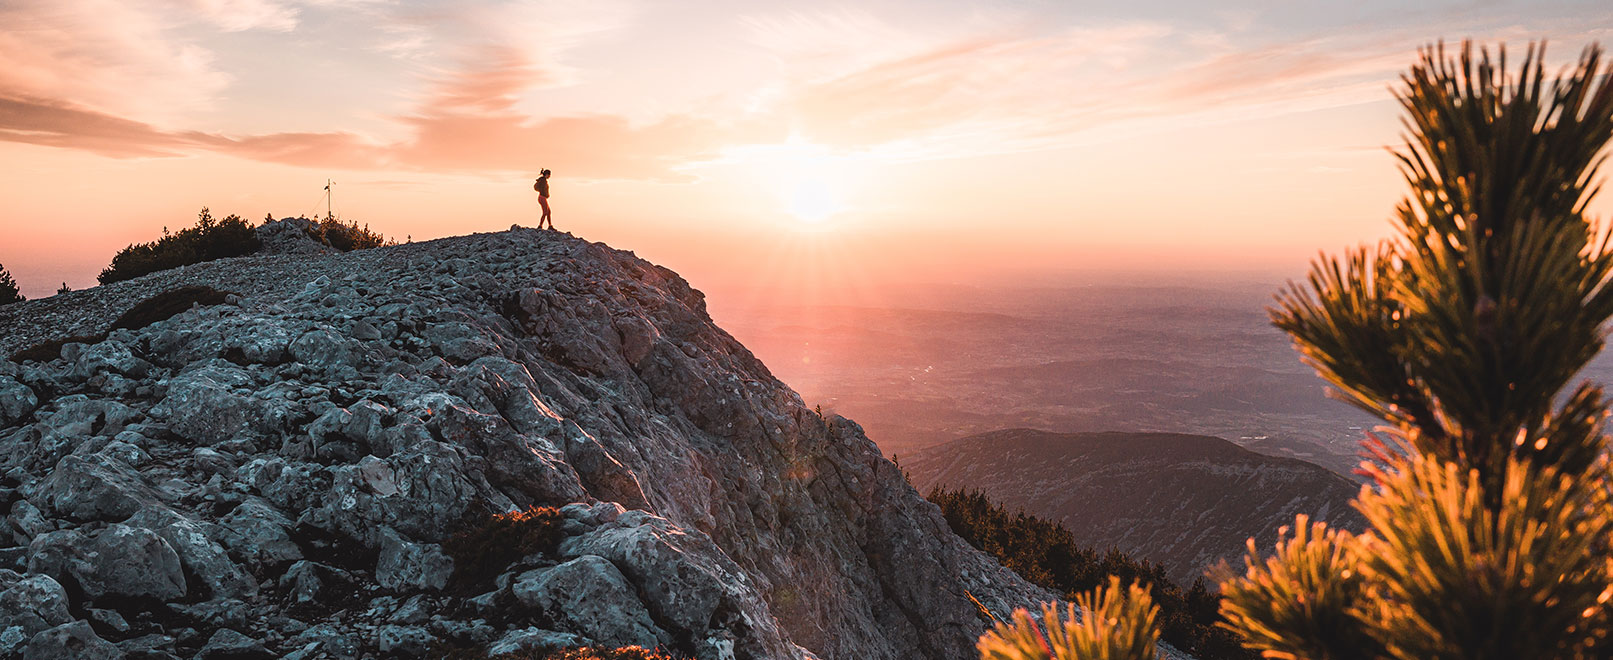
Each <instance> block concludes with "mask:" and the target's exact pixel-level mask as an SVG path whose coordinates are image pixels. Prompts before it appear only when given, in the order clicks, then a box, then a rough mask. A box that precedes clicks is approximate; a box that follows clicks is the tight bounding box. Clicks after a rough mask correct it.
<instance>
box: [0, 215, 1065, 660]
mask: <svg viewBox="0 0 1613 660" xmlns="http://www.w3.org/2000/svg"><path fill="white" fill-rule="evenodd" d="M274 227H275V228H274V229H265V230H262V233H263V234H264V235H265V236H270V237H273V238H274V241H275V242H277V244H281V245H282V246H283V247H285V249H283V250H282V249H281V248H275V249H274V250H271V252H269V253H265V254H261V255H257V256H250V257H242V258H233V259H222V260H218V261H213V262H207V263H202V264H195V265H191V266H186V267H184V268H179V269H174V270H170V271H164V272H159V273H154V274H151V275H148V276H146V277H141V278H137V279H135V280H130V281H126V282H119V283H115V284H110V285H105V286H101V287H95V288H92V289H89V290H86V291H81V292H75V293H74V295H73V296H56V297H53V298H47V299H43V300H36V301H25V302H21V303H17V304H13V305H6V306H4V307H0V355H9V354H10V353H12V352H14V351H16V350H18V349H21V348H24V347H26V346H30V345H33V344H38V343H41V342H44V341H50V340H61V339H66V338H68V337H71V336H101V335H102V334H103V333H106V332H107V330H108V326H110V324H111V323H112V322H113V320H115V319H116V318H117V317H118V316H119V315H120V314H121V313H122V312H123V311H126V310H127V309H129V308H130V307H132V306H134V305H135V304H138V303H140V302H142V301H144V300H146V299H149V298H150V297H152V296H155V295H158V294H161V293H163V292H166V291H172V290H174V289H177V288H180V287H182V286H209V287H212V288H214V289H218V290H221V291H230V292H233V293H235V294H237V295H236V296H235V297H233V298H232V299H230V300H228V301H227V302H226V303H225V304H220V305H212V306H196V307H194V308H192V309H190V310H187V311H185V312H183V313H181V314H179V315H177V316H174V317H172V318H170V319H167V320H163V321H158V322H155V323H152V324H150V325H148V326H145V327H142V328H139V329H123V330H117V331H115V332H111V333H110V334H105V335H104V336H105V339H103V340H99V341H92V342H90V343H87V344H85V343H68V344H66V345H64V346H63V349H62V351H61V357H59V358H56V359H53V360H47V361H35V362H30V363H28V364H25V365H16V364H13V363H10V362H5V361H0V475H3V476H4V480H0V502H4V503H6V504H8V505H9V507H10V508H9V512H8V515H7V516H6V529H5V530H4V531H6V532H9V538H6V535H0V542H4V541H9V542H10V544H11V545H13V546H15V547H16V548H17V549H5V548H0V623H4V624H5V625H4V626H0V650H3V649H11V650H12V652H13V653H12V654H11V655H15V652H17V651H20V650H21V649H23V648H28V649H29V651H28V653H32V654H34V655H36V656H38V657H61V654H63V653H70V654H71V653H80V652H82V653H81V654H91V656H90V657H94V656H93V654H102V655H105V656H107V657H116V656H117V655H120V654H121V653H123V652H127V653H128V654H130V655H131V656H135V657H141V658H170V657H172V658H179V657H196V656H198V655H199V656H201V657H286V658H301V659H312V658H325V657H425V656H423V655H422V654H423V653H428V652H427V651H425V650H423V649H426V648H429V644H430V643H431V642H433V641H441V642H444V643H449V644H453V645H456V646H491V649H492V650H493V651H495V652H502V651H506V650H516V649H520V648H537V647H552V646H573V645H577V644H583V643H601V644H629V643H635V644H646V645H665V646H667V647H668V648H669V650H671V651H672V652H673V653H674V654H676V655H679V656H688V657H691V658H695V659H698V660H719V659H722V660H728V659H731V658H766V659H767V660H803V659H805V658H828V659H834V660H839V659H852V658H855V659H858V660H863V659H866V660H897V659H901V660H907V659H909V658H922V659H926V660H940V659H950V658H959V657H968V656H969V655H971V654H972V652H973V646H974V641H975V639H976V638H977V637H978V635H979V634H980V633H981V632H982V631H983V630H984V629H985V627H986V626H987V624H988V621H987V619H986V618H985V617H982V616H981V615H980V613H979V612H978V610H977V609H976V607H975V606H974V604H973V603H971V602H970V600H969V594H973V595H974V596H976V597H977V598H979V600H980V601H981V602H982V603H984V604H985V605H986V607H988V608H989V609H990V610H991V611H992V612H994V613H995V614H996V615H997V616H999V617H1002V616H1007V615H1008V614H1009V613H1010V612H1011V611H1012V610H1013V608H1015V607H1025V606H1032V607H1033V606H1035V605H1036V603H1037V602H1038V601H1040V600H1043V599H1048V598H1051V595H1050V594H1047V593H1045V592H1043V591H1041V590H1039V589H1037V588H1035V587H1032V586H1031V585H1029V584H1027V583H1025V582H1024V581H1023V580H1021V579H1019V578H1018V577H1017V576H1015V575H1013V574H1012V573H1010V572H1008V571H1006V570H1005V569H1003V568H1002V567H1001V566H998V565H997V564H996V563H995V562H994V561H992V560H991V559H990V558H988V557H985V556H983V555H981V554H980V553H979V552H976V551H975V550H974V549H972V548H970V547H969V546H968V545H967V544H966V543H964V542H963V541H962V540H960V539H958V538H956V537H955V536H954V535H952V534H951V532H950V531H949V529H948V528H947V525H946V521H945V520H943V519H942V518H941V517H940V515H939V513H938V511H937V510H936V509H935V507H934V506H932V505H930V504H929V503H927V502H925V501H924V500H923V499H922V498H921V497H919V495H918V493H916V492H914V491H913V489H912V488H911V487H909V486H908V485H907V484H906V482H905V481H904V480H903V479H902V475H901V474H900V472H899V471H898V470H897V469H896V468H895V467H894V466H892V465H891V464H890V462H889V461H887V460H886V459H885V458H884V457H883V456H882V455H881V453H880V451H879V449H878V447H876V446H875V445H874V444H873V443H872V442H870V441H869V440H868V439H867V437H866V436H865V435H864V434H863V433H862V430H861V429H860V428H858V427H857V426H856V424H855V423H852V422H850V421H849V420H843V419H839V418H836V417H832V416H831V417H828V418H825V417H823V416H821V415H819V414H817V413H816V412H814V411H813V410H812V409H810V408H809V407H808V406H806V405H805V404H804V403H803V402H802V401H801V399H800V397H799V396H797V395H796V394H795V393H794V392H792V391H790V389H789V388H788V387H786V386H785V385H784V384H783V383H780V382H779V381H778V380H777V379H775V378H773V376H772V375H771V374H770V373H769V372H768V370H767V368H766V367H765V366H764V365H762V364H761V363H760V362H759V361H758V360H757V359H756V358H755V357H754V356H753V355H751V354H750V352H749V351H747V350H746V349H745V348H744V347H743V346H741V345H739V343H738V342H736V341H734V339H733V338H732V337H730V336H729V335H728V334H727V333H725V332H723V331H722V330H721V329H720V328H718V327H717V326H716V325H715V324H714V323H713V322H712V320H711V319H710V317H709V316H708V315H707V313H706V308H705V300H704V296H703V295H702V294H701V293H700V292H699V291H696V290H695V289H694V288H692V287H691V286H689V283H687V282H685V281H684V280H683V279H681V278H680V277H678V276H677V275H676V274H675V273H672V272H671V271H669V270H666V269H664V268H661V267H658V266H655V265H653V264H650V263H647V262H645V261H643V260H640V259H638V258H637V257H635V256H633V255H632V254H631V253H627V252H621V251H616V250H612V249H610V248H608V247H606V246H603V245H599V244H594V243H589V242H586V241H583V240H580V239H576V238H574V237H571V236H569V235H566V234H561V233H557V232H548V231H543V232H540V231H534V230H526V229H517V230H512V231H510V232H503V233H497V234H478V235H473V236H463V237H456V238H449V239H442V240H437V241H427V242H420V243H410V244H406V245H398V246H390V247H384V248H377V249H373V250H361V251H355V252H351V253H345V254H335V253H325V252H321V251H320V249H303V248H308V247H309V245H308V241H307V239H308V237H307V235H306V231H305V230H306V229H308V225H306V224H304V223H302V222H300V221H299V222H293V221H282V222H280V223H274ZM298 245H300V246H301V247H297V246H298ZM530 506H552V507H559V508H561V510H562V512H563V515H562V517H561V519H560V520H559V523H558V524H559V526H558V528H557V529H556V530H554V531H555V532H556V533H557V535H558V536H559V537H560V538H559V539H558V541H557V542H558V546H557V547H556V548H554V549H552V550H540V551H538V552H518V553H512V555H511V558H510V561H509V563H508V564H507V565H503V566H499V565H481V564H478V562H491V561H493V559H490V558H489V556H498V555H499V554H500V553H496V552H492V553H489V552H484V553H483V554H482V555H481V556H476V555H475V554H474V553H473V555H472V556H470V557H469V558H468V559H467V563H468V564H469V566H467V567H461V568H462V570H466V571H471V570H474V571H487V572H489V573H490V574H491V575H492V576H498V578H497V579H495V580H494V582H493V585H492V587H490V588H491V589H492V590H491V591H488V588H483V587H485V586H486V585H483V584H480V583H478V584H476V585H473V586H475V587H477V589H480V590H481V591H482V592H483V593H479V594H478V593H465V592H466V591H467V590H469V591H475V589H468V588H467V586H468V585H466V584H462V583H460V579H461V578H463V577H464V576H461V575H457V574H456V573H455V566H454V563H453V561H451V560H450V559H449V557H448V556H447V553H446V552H445V551H444V550H443V549H442V548H443V546H444V545H445V544H447V543H448V542H449V541H450V540H451V539H452V538H453V537H454V535H455V534H456V533H459V532H464V531H467V530H469V526H470V525H473V524H478V523H479V522H481V521H483V520H485V517H486V515H487V514H489V513H505V512H513V511H519V510H523V509H526V508H527V507H530ZM500 542H501V543H503V542H513V541H500ZM0 545H5V543H0ZM517 555H518V556H517ZM7 565H9V566H13V567H17V568H21V567H22V566H24V565H25V566H26V567H27V568H28V570H29V571H30V573H31V574H30V575H28V576H23V575H21V574H20V572H8V571H6V570H5V566H7ZM53 584H54V585H55V587H54V588H53V587H52V586H51V585H53ZM63 594H71V595H72V598H79V597H80V595H82V599H83V602H71V603H68V602H65V601H66V598H67V597H66V596H64V595H63ZM131 603H134V604H138V605H139V606H140V607H144V608H149V609H148V610H146V611H149V612H152V613H154V614H155V615H141V614H139V613H137V612H134V611H132V610H130V609H128V608H129V607H130V606H131ZM71 616H93V617H94V620H95V621H96V622H97V623H96V625H97V626H99V628H97V629H98V630H102V631H104V632H106V633H107V634H108V635H112V633H113V632H114V631H120V630H121V627H120V626H119V625H118V623H117V621H118V619H119V618H121V619H123V622H124V624H126V625H128V626H129V629H128V631H127V632H117V635H125V634H128V635H136V636H135V637H133V638H131V639H121V637H120V641H119V644H118V646H111V645H109V644H106V643H105V642H104V641H103V640H99V639H98V638H96V637H94V633H93V632H92V631H91V630H90V629H89V627H88V624H87V623H85V622H82V621H79V622H74V621H71V620H67V619H66V617H71ZM114 617H117V618H114ZM7 621H9V622H10V623H6V622H7ZM79 633H84V634H82V635H81V634H79ZM68 647H73V649H76V650H74V651H71V652H69V651H63V650H62V649H64V648H68ZM119 648H121V649H123V650H122V651H119V650H118V649H119ZM50 653H56V654H57V655H55V656H52V655H49V654H50ZM265 654H267V655H265ZM3 655H6V654H5V653H3V652H0V656H3Z"/></svg>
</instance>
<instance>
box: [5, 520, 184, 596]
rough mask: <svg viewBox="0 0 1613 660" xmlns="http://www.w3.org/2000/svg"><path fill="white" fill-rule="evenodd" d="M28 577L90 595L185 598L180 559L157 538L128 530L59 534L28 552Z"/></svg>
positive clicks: (144, 531)
mask: <svg viewBox="0 0 1613 660" xmlns="http://www.w3.org/2000/svg"><path fill="white" fill-rule="evenodd" d="M28 571H29V572H30V573H43V574H45V575H49V576H50V577H52V578H54V579H55V580H56V581H57V582H62V581H64V580H72V581H73V583H74V584H77V585H78V587H79V589H81V590H83V592H84V595H85V596H87V597H88V598H90V599H91V600H95V599H98V598H101V597H103V596H123V597H149V598H154V599H157V600H164V601H166V600H174V599H177V598H180V597H182V596H184V595H185V593H186V591H185V574H184V570H183V568H181V564H180V561H179V555H178V553H175V552H174V549H173V548H172V547H171V546H169V545H168V542H167V541H164V540H163V539H162V537H161V536H158V535H157V533H156V532H153V531H151V530H149V529H144V528H140V527H131V526H129V525H124V524H112V525H108V526H107V527H105V528H104V529H101V530H99V531H96V532H93V533H91V534H85V533H83V532H80V531H78V530H71V529H69V530H59V531H55V532H49V533H46V534H41V535H40V536H39V537H38V538H36V539H34V542H33V543H32V544H30V545H29V546H28Z"/></svg>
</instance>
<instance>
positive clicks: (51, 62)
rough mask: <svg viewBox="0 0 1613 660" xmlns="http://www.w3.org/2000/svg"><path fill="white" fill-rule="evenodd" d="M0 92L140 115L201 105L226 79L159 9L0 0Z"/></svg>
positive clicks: (95, 1)
mask: <svg viewBox="0 0 1613 660" xmlns="http://www.w3.org/2000/svg"><path fill="white" fill-rule="evenodd" d="M0 26H3V27H0V92H4V93H5V94H6V95H7V96H11V97H13V98H18V97H26V98H36V99H57V100H62V101H66V100H71V101H72V103H73V104H76V105H79V106H86V107H90V108H96V109H99V110H103V111H108V112H114V113H119V114H123V115H128V116H133V117H140V118H144V119H147V120H151V119H156V118H164V117H174V116H177V115H180V114H183V113H185V112H188V111H192V110H195V109H198V108H202V107H205V106H207V105H208V104H209V103H210V102H211V101H212V99H213V98H214V96H215V95H216V94H217V93H218V92H219V91H220V90H221V89H223V88H224V87H225V86H226V85H227V84H228V83H229V80H230V76H229V75H228V74H226V73H224V72H223V71H220V70H219V69H217V68H216V66H215V64H214V58H213V56H212V55H211V54H210V53H209V52H208V51H206V50H205V49H202V48H200V47H198V46H195V45H193V44H189V43H186V42H182V41H181V42H176V41H174V40H172V39H170V38H169V37H168V34H167V33H168V31H169V29H170V28H171V27H172V23H171V21H170V19H169V18H168V17H166V16H165V15H164V14H163V13H161V12H156V11H152V10H150V9H149V8H146V7H144V6H141V5H140V4H139V3H128V2H121V1H119V0H66V1H53V0H15V1H8V2H4V3H0Z"/></svg>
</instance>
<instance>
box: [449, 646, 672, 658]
mask: <svg viewBox="0 0 1613 660" xmlns="http://www.w3.org/2000/svg"><path fill="white" fill-rule="evenodd" d="M431 655H432V657H437V658H441V659H442V660H682V658H681V657H679V656H674V655H670V654H668V653H666V652H665V651H661V650H659V649H655V650H652V649H646V648H643V647H640V646H625V647H622V648H619V649H604V648H592V647H580V648H570V649H550V650H547V651H517V652H514V653H500V654H498V655H489V654H488V653H487V652H486V651H483V650H481V649H449V648H442V647H437V648H433V649H432V653H431Z"/></svg>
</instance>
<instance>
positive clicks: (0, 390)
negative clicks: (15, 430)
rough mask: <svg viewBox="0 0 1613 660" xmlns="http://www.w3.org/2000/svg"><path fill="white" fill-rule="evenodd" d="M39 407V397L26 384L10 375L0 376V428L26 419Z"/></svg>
mask: <svg viewBox="0 0 1613 660" xmlns="http://www.w3.org/2000/svg"><path fill="white" fill-rule="evenodd" d="M37 407H39V397H37V396H35V395H34V391H33V390H32V389H30V388H29V387H28V386H27V385H23V384H22V383H19V382H17V381H16V379H14V378H12V377H10V376H0V428H5V427H7V426H11V425H12V424H16V423H19V422H21V421H22V420H24V419H27V417H28V415H29V414H30V413H32V412H33V411H34V409H35V408H37Z"/></svg>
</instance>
